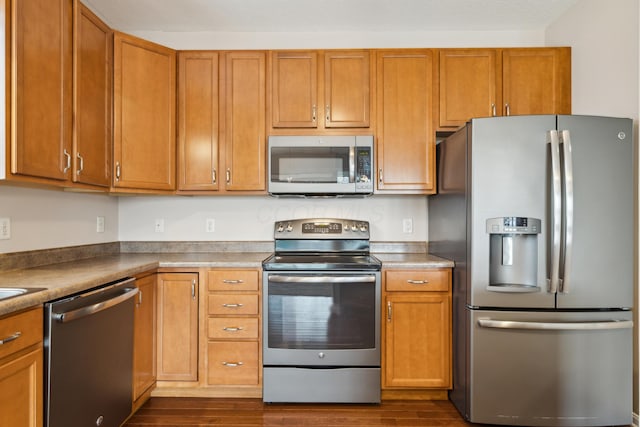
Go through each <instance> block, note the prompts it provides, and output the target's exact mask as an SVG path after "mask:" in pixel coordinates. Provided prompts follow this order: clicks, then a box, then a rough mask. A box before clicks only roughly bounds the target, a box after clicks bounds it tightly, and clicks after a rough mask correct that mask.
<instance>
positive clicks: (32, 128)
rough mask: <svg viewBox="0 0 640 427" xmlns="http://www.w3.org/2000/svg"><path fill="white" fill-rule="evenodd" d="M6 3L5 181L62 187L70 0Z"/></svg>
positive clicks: (67, 162) (66, 158) (67, 156)
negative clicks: (7, 98) (22, 180)
mask: <svg viewBox="0 0 640 427" xmlns="http://www.w3.org/2000/svg"><path fill="white" fill-rule="evenodd" d="M4 4H5V5H6V7H7V12H6V13H7V15H5V16H10V22H6V25H5V28H7V29H10V34H8V36H9V37H10V43H11V45H10V56H8V55H5V57H7V58H10V61H11V64H9V65H7V67H6V71H5V73H6V75H7V76H10V79H11V80H10V81H11V84H10V88H9V90H10V104H8V107H9V108H10V115H8V116H7V119H9V118H10V120H9V122H7V124H6V127H7V129H9V132H8V134H7V137H8V139H9V140H10V144H8V145H7V147H5V148H7V149H8V150H7V154H6V164H5V172H6V173H5V175H6V176H5V177H6V178H8V179H12V178H14V177H15V176H18V179H20V177H21V176H22V177H30V178H34V181H35V182H44V183H46V182H47V180H49V183H50V182H51V181H50V180H53V181H58V185H61V184H62V181H65V180H68V179H69V176H70V174H71V158H72V153H71V151H72V147H71V132H72V104H73V102H72V101H73V99H72V52H73V46H72V21H73V0H49V1H42V0H20V1H8V2H6V3H4ZM9 5H10V6H9ZM3 19H5V18H4V16H3ZM3 45H4V43H3ZM3 48H4V46H3ZM10 174H11V175H10ZM43 178H44V180H42V179H43ZM38 179H40V180H39V181H38Z"/></svg>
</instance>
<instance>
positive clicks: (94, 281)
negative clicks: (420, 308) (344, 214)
mask: <svg viewBox="0 0 640 427" xmlns="http://www.w3.org/2000/svg"><path fill="white" fill-rule="evenodd" d="M269 255H270V253H269V252H223V253H119V254H112V255H104V256H98V257H93V258H88V259H82V260H77V261H68V262H60V263H56V264H50V265H44V266H39V267H33V268H24V269H16V270H9V271H2V272H0V287H24V288H42V290H40V291H37V292H32V293H27V294H25V295H21V296H18V297H14V298H7V299H5V300H0V316H2V315H5V314H9V313H12V312H15V311H19V310H22V309H24V308H28V307H32V306H37V305H40V304H43V303H45V302H47V301H51V300H54V299H58V298H61V297H64V296H67V295H71V294H74V293H77V292H82V291H85V290H87V289H91V288H94V287H96V286H100V285H102V284H105V283H109V282H112V281H115V280H119V279H122V278H124V277H129V276H134V275H136V274H140V273H144V272H145V271H149V270H154V269H156V268H158V267H165V268H216V267H225V268H250V267H260V266H261V263H262V260H263V259H265V258H267V257H268V256H269ZM374 255H375V256H377V257H378V258H379V259H380V260H381V261H382V263H383V264H382V265H383V268H442V267H453V262H451V261H449V260H445V259H442V258H439V257H435V256H432V255H429V254H427V253H378V252H375V253H374Z"/></svg>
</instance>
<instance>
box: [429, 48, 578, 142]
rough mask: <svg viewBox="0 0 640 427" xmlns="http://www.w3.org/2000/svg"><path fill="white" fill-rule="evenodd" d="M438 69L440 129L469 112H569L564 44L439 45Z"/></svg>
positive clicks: (466, 117)
mask: <svg viewBox="0 0 640 427" xmlns="http://www.w3.org/2000/svg"><path fill="white" fill-rule="evenodd" d="M439 71H440V73H439V82H440V84H439V109H438V120H437V121H436V123H437V126H438V128H439V129H441V130H447V129H449V128H456V127H459V126H462V125H464V123H465V122H466V121H467V120H469V119H470V118H472V117H491V116H509V115H522V114H571V50H570V48H568V47H558V48H513V49H443V50H441V51H440V52H439ZM449 130H451V129H449Z"/></svg>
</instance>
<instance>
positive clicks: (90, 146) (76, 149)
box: [72, 0, 113, 187]
mask: <svg viewBox="0 0 640 427" xmlns="http://www.w3.org/2000/svg"><path fill="white" fill-rule="evenodd" d="M74 23H75V31H74V34H75V43H74V74H73V81H74V87H75V92H74V95H75V96H74V108H73V109H74V111H75V114H74V117H75V120H74V126H73V131H74V132H73V173H72V181H73V182H76V183H82V184H88V185H95V186H100V187H109V186H110V184H111V135H112V133H111V129H112V128H111V116H112V114H111V112H112V106H113V105H112V77H113V63H112V56H113V32H112V31H111V29H110V28H109V27H108V26H107V25H106V24H105V23H104V22H102V21H101V20H100V19H99V18H98V17H96V16H95V15H94V14H93V13H92V12H91V11H90V10H89V9H88V8H87V7H85V6H84V5H83V4H82V3H79V2H78V1H77V0H76V3H75V21H74Z"/></svg>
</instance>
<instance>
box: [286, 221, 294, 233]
mask: <svg viewBox="0 0 640 427" xmlns="http://www.w3.org/2000/svg"><path fill="white" fill-rule="evenodd" d="M286 230H287V232H289V233H290V232H292V231H293V226H292V225H291V223H289V224H287V228H286Z"/></svg>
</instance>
